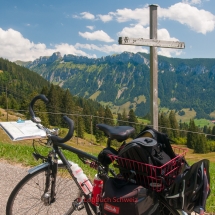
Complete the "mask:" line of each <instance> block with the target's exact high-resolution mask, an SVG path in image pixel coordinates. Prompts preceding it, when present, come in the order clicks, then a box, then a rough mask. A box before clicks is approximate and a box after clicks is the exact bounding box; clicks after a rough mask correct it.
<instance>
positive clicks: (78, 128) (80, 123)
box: [76, 116, 85, 138]
mask: <svg viewBox="0 0 215 215" xmlns="http://www.w3.org/2000/svg"><path fill="white" fill-rule="evenodd" d="M84 130H85V125H84V120H83V118H82V117H81V116H78V119H77V125H76V134H77V136H78V137H80V138H84Z"/></svg>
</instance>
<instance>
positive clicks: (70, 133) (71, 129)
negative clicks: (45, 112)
mask: <svg viewBox="0 0 215 215" xmlns="http://www.w3.org/2000/svg"><path fill="white" fill-rule="evenodd" d="M39 99H41V100H42V101H44V102H45V103H48V101H49V100H48V99H47V98H46V96H45V95H43V94H40V95H37V96H35V97H34V98H33V99H32V100H31V102H30V105H29V112H30V115H31V117H32V121H33V122H36V123H40V122H41V120H40V119H38V117H36V116H35V113H34V109H33V107H34V104H35V102H36V101H37V100H39ZM63 120H64V121H65V122H66V123H67V125H68V126H69V131H68V133H67V134H66V136H65V137H63V138H61V137H58V136H55V135H51V136H50V139H51V140H52V141H53V142H54V143H56V144H57V143H64V142H67V141H68V140H70V139H71V138H72V136H73V133H74V122H73V120H72V119H70V118H69V117H67V116H63Z"/></svg>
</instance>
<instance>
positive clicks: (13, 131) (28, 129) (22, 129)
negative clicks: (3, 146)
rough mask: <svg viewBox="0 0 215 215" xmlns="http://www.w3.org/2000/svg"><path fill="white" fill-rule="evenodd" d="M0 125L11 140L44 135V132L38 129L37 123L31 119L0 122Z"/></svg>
mask: <svg viewBox="0 0 215 215" xmlns="http://www.w3.org/2000/svg"><path fill="white" fill-rule="evenodd" d="M0 127H1V128H2V129H3V130H4V131H5V132H6V133H7V134H8V136H9V137H10V138H11V140H13V141H18V140H27V139H40V138H45V137H46V132H45V131H44V130H42V129H40V128H39V127H38V126H37V124H36V123H34V122H32V121H31V120H18V121H13V122H0Z"/></svg>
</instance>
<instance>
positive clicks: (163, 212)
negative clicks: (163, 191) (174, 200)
mask: <svg viewBox="0 0 215 215" xmlns="http://www.w3.org/2000/svg"><path fill="white" fill-rule="evenodd" d="M159 215H180V213H179V212H178V211H177V210H176V209H174V208H173V207H172V206H170V205H169V204H168V202H167V201H166V200H165V199H164V198H159Z"/></svg>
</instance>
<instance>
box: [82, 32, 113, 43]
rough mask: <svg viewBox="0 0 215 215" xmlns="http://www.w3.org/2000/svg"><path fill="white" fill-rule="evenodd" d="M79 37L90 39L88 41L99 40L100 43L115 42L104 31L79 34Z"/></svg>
mask: <svg viewBox="0 0 215 215" xmlns="http://www.w3.org/2000/svg"><path fill="white" fill-rule="evenodd" d="M79 35H80V36H82V37H83V38H86V39H88V40H99V41H103V42H114V40H113V39H112V38H110V37H109V36H108V34H107V33H105V32H104V31H102V30H100V31H94V32H92V33H91V32H84V33H81V32H79Z"/></svg>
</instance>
